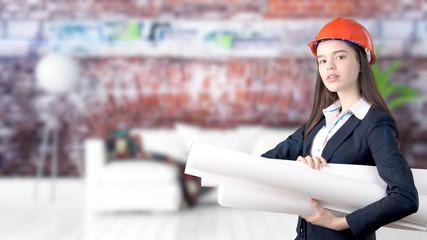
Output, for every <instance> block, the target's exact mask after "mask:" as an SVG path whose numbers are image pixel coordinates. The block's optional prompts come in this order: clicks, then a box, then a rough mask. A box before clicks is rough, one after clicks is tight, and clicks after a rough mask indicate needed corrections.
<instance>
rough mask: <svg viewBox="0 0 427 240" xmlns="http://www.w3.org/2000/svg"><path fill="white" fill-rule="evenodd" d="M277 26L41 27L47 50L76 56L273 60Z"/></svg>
mask: <svg viewBox="0 0 427 240" xmlns="http://www.w3.org/2000/svg"><path fill="white" fill-rule="evenodd" d="M283 29H284V27H283V22H281V21H257V22H251V23H248V22H244V21H164V20H143V21H108V22H96V21H62V22H61V21H59V22H49V23H47V24H46V25H45V29H44V36H45V38H46V39H47V42H48V43H49V50H50V51H54V52H62V53H67V54H70V55H75V56H166V57H202V58H203V57H229V56H231V57H275V56H279V55H280V54H281V53H282V52H283V47H284V46H287V45H289V43H285V42H284V39H285V38H284V36H283V34H284V31H283Z"/></svg>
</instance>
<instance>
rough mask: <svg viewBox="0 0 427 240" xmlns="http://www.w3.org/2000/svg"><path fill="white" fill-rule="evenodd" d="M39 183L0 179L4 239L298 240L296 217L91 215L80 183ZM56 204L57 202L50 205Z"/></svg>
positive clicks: (202, 210) (205, 205)
mask: <svg viewBox="0 0 427 240" xmlns="http://www.w3.org/2000/svg"><path fill="white" fill-rule="evenodd" d="M51 183H52V182H51V181H48V180H44V181H42V182H40V184H39V187H38V191H37V195H35V181H34V179H26V180H23V179H15V180H11V179H0V226H1V230H0V239H1V240H97V239H102V240H104V239H105V240H108V239H120V240H127V239H138V240H139V239H141V240H157V239H158V240H217V239H218V240H219V239H221V240H266V239H268V240H274V239H280V240H287V239H293V238H294V237H295V230H294V229H295V223H296V216H291V215H285V214H277V213H267V212H259V211H248V210H241V209H232V208H224V207H219V206H218V205H217V204H215V202H214V201H213V200H212V198H211V199H207V200H206V199H203V200H202V202H201V204H200V205H199V206H197V207H195V208H193V209H190V210H185V211H180V212H177V213H146V212H126V213H104V214H99V215H88V214H86V213H85V206H84V201H83V199H84V198H83V189H84V185H83V183H82V182H81V181H80V180H76V179H71V180H60V181H57V182H56V183H55V185H54V186H55V188H54V189H55V191H54V192H55V195H54V199H52V195H51ZM52 200H53V201H52ZM377 238H378V239H387V240H393V239H396V240H398V239H399V240H400V239H405V240H410V239H423V240H425V239H427V233H425V232H410V231H400V230H394V229H388V228H384V229H380V230H379V231H378V233H377Z"/></svg>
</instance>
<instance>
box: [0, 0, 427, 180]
mask: <svg viewBox="0 0 427 240" xmlns="http://www.w3.org/2000/svg"><path fill="white" fill-rule="evenodd" d="M335 17H349V18H353V19H355V20H357V21H359V22H360V23H361V24H362V25H364V26H365V27H366V28H367V29H368V31H369V32H370V34H371V36H372V38H373V40H374V44H375V48H376V54H377V56H378V57H379V60H378V63H377V64H376V66H375V67H374V68H375V69H374V70H375V74H376V76H377V77H378V79H381V81H382V82H381V90H382V91H383V92H384V94H387V95H386V100H387V102H388V103H389V106H390V108H392V112H393V114H394V116H395V118H396V120H397V123H398V126H399V129H400V133H401V140H402V142H401V151H402V153H403V154H404V156H405V158H406V159H407V161H408V163H409V165H410V166H411V167H413V168H427V160H426V156H427V121H426V120H425V117H426V116H427V84H426V81H427V80H426V79H427V2H426V1H424V0H361V1H355V0H343V1H336V0H322V1H318V0H317V1H313V0H216V1H214V0H121V1H110V0H75V1H67V0H1V1H0V141H1V144H0V176H1V177H2V179H3V180H4V179H20V178H26V179H31V178H34V177H35V176H37V174H38V175H39V176H49V175H50V174H51V173H52V171H57V173H56V174H57V175H58V176H59V177H60V178H74V179H82V178H84V175H85V174H84V172H85V166H86V164H87V163H85V161H84V159H85V158H84V154H85V151H84V150H85V146H84V144H85V141H86V140H87V139H89V138H91V139H92V138H98V139H103V140H105V142H106V144H107V147H108V146H109V147H110V148H111V141H113V142H114V141H115V140H114V138H117V136H118V135H120V134H122V133H123V132H129V131H131V130H132V129H136V128H143V129H160V128H161V129H167V128H172V127H174V125H175V124H176V123H185V124H189V125H194V126H197V127H200V128H205V129H231V128H236V127H239V126H247V125H257V126H263V127H269V128H289V129H293V128H296V127H298V126H300V125H301V124H303V123H304V122H305V121H306V119H307V118H308V115H309V113H310V110H311V106H312V101H313V90H314V79H315V74H316V63H315V60H314V57H313V56H312V54H311V52H310V50H309V48H308V46H307V43H308V42H309V41H311V40H312V39H313V38H314V37H315V36H316V35H317V33H318V31H319V30H320V28H321V27H322V26H323V25H324V24H325V23H327V22H329V21H330V20H332V19H333V18H335ZM54 53H55V54H62V56H65V57H66V58H69V59H71V60H72V61H74V63H76V64H77V65H78V66H79V70H78V71H77V70H70V69H65V70H64V69H63V68H61V67H62V66H61V65H60V62H58V63H57V64H55V63H51V64H50V65H49V66H47V69H48V70H44V71H45V72H46V71H47V72H49V69H51V71H53V72H55V73H56V74H57V75H55V77H56V78H59V79H58V80H57V81H59V82H62V81H65V80H61V79H60V77H59V76H61V73H63V75H64V79H66V78H67V76H69V75H70V74H76V76H77V77H76V78H75V79H72V81H75V87H73V88H70V89H69V90H67V91H65V92H62V93H61V94H57V93H56V92H55V91H49V90H47V89H46V88H43V86H41V84H40V79H38V78H37V77H36V69H37V66H38V64H40V62H41V59H42V58H43V57H46V56H50V55H52V54H54ZM70 71H71V72H70ZM52 114H55V115H54V117H53V118H54V120H52V121H54V123H53V124H52V123H50V122H52V121H51V120H49V119H51V118H52ZM52 125H53V128H54V129H56V130H57V132H58V141H57V142H58V147H57V149H58V154H57V159H58V160H57V163H56V164H57V165H52V164H51V162H50V161H52V160H51V159H54V157H55V156H54V155H55V149H56V147H55V141H54V140H46V141H45V142H44V143H43V140H44V139H46V137H44V134H46V133H45V132H44V131H46V129H49V128H51V127H52ZM49 126H50V127H49ZM112 138H113V140H112ZM108 141H110V142H108ZM108 144H110V145H108ZM271 147H274V146H271ZM132 153H134V152H132ZM41 156H44V158H45V159H46V161H41V160H40V159H41ZM133 156H134V155H133ZM38 166H39V167H38ZM40 166H41V167H40ZM54 167H55V168H56V170H54V169H52V168H54Z"/></svg>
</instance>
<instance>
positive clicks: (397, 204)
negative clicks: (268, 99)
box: [262, 107, 418, 240]
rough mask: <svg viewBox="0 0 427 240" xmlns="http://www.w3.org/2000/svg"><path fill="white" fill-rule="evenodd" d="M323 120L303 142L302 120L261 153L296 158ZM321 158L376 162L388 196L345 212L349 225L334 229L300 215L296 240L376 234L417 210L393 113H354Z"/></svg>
mask: <svg viewBox="0 0 427 240" xmlns="http://www.w3.org/2000/svg"><path fill="white" fill-rule="evenodd" d="M324 125H325V119H324V118H323V120H321V121H320V122H319V123H318V124H317V125H316V126H315V127H314V129H313V130H312V131H311V132H310V133H309V134H308V136H307V139H306V140H305V141H304V137H303V136H304V134H305V130H306V125H303V126H302V127H301V128H299V129H298V130H297V131H296V132H295V133H293V134H292V135H291V136H289V137H288V138H287V139H286V140H285V141H283V142H281V143H279V144H278V145H277V146H276V147H275V148H274V149H272V150H270V151H268V152H266V153H264V154H263V155H262V157H266V158H275V159H288V160H296V159H297V157H298V156H304V157H305V156H307V155H309V152H310V147H311V143H312V141H313V139H314V137H315V136H316V134H317V132H318V131H319V130H320V129H321V128H322V127H323V126H324ZM322 157H324V158H325V159H326V160H327V161H328V163H342V164H358V165H376V166H377V170H378V173H379V176H380V177H381V178H382V179H383V180H384V181H385V182H386V184H387V188H386V194H387V195H386V197H384V198H382V199H380V200H378V201H376V202H373V203H372V204H370V205H368V206H366V207H364V208H362V209H359V210H357V211H354V212H352V213H350V214H348V215H347V216H346V219H347V222H348V224H349V226H350V229H346V230H344V231H335V230H331V229H327V228H323V227H319V226H315V225H312V224H310V223H308V222H306V221H305V220H304V219H301V218H300V219H299V221H298V226H297V233H298V236H299V238H298V237H297V239H316V240H321V239H327V240H331V239H333V240H335V239H375V231H376V230H377V229H378V228H380V227H381V226H383V225H386V224H388V223H391V222H394V221H396V220H399V219H401V218H403V217H406V216H408V215H410V214H412V213H414V212H416V211H417V210H418V193H417V190H416V188H415V184H414V180H413V177H412V172H411V170H410V168H409V166H408V163H407V162H406V160H405V158H404V157H403V156H402V154H401V153H400V151H399V144H398V130H397V126H396V123H395V121H394V120H393V118H392V117H391V116H390V115H388V114H386V113H384V112H380V111H378V110H376V109H374V108H373V107H371V108H370V109H369V111H368V113H367V115H366V116H365V118H364V119H363V120H359V119H358V118H357V117H356V116H355V115H352V116H351V117H350V118H349V119H348V120H347V121H346V122H345V123H344V125H343V126H342V127H341V128H340V129H338V131H337V132H336V133H335V134H334V135H333V136H332V137H331V138H330V140H329V141H328V142H327V144H326V146H325V148H324V150H323V153H322Z"/></svg>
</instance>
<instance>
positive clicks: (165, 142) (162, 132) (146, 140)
mask: <svg viewBox="0 0 427 240" xmlns="http://www.w3.org/2000/svg"><path fill="white" fill-rule="evenodd" d="M131 134H132V135H137V136H139V138H140V140H141V141H140V144H141V149H142V151H143V152H148V153H157V154H161V155H166V156H168V157H170V158H173V159H174V160H177V161H180V162H183V163H185V161H186V160H187V155H186V152H185V146H184V143H183V141H182V138H181V136H180V135H179V134H178V133H177V131H176V130H175V129H173V128H170V129H169V128H156V129H143V128H139V129H134V130H132V133H131Z"/></svg>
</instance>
